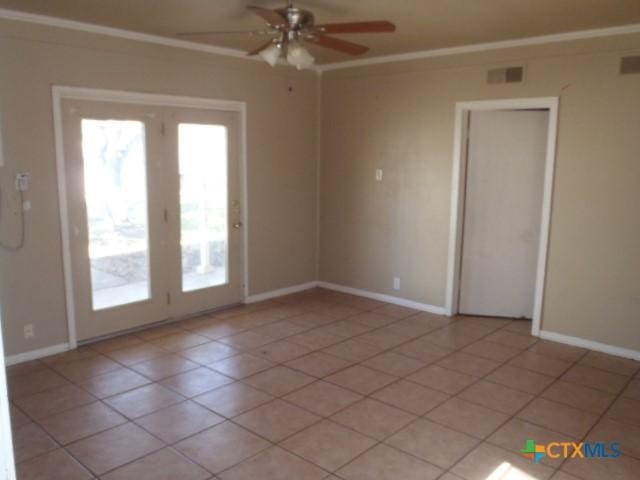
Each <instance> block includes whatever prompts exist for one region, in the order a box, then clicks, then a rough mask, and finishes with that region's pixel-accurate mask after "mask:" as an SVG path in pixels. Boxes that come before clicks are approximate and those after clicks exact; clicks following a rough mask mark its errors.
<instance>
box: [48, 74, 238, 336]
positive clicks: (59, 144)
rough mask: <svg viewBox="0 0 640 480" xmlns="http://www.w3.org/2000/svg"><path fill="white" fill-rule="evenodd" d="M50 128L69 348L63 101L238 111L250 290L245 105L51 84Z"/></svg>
mask: <svg viewBox="0 0 640 480" xmlns="http://www.w3.org/2000/svg"><path fill="white" fill-rule="evenodd" d="M52 99H53V128H54V135H55V152H56V169H57V175H58V197H59V202H60V225H61V232H62V259H63V266H64V287H65V303H66V308H67V325H68V337H69V343H68V348H69V349H74V348H76V347H77V345H78V338H77V332H76V312H75V298H74V286H73V276H72V274H71V271H72V270H71V252H70V245H71V239H70V238H69V216H68V200H67V183H66V174H65V171H66V170H65V154H64V146H63V141H62V140H63V136H62V135H63V130H62V100H64V99H75V100H93V101H101V102H120V103H129V104H136V105H155V106H162V107H182V108H199V109H211V110H221V111H228V112H237V113H238V114H239V115H240V129H241V132H240V175H241V188H242V203H243V208H242V224H243V225H244V227H243V235H244V238H243V243H244V244H243V251H242V257H243V258H242V268H243V298H244V299H246V298H247V297H248V292H249V265H248V262H249V255H248V252H249V250H248V249H249V223H248V218H249V214H248V211H249V205H248V198H249V197H248V192H247V132H246V129H247V105H246V103H245V102H240V101H234V100H215V99H211V98H197V97H182V96H176V95H161V94H151V93H140V92H127V91H120V90H101V89H93V88H82V87H66V86H57V85H56V86H53V87H52Z"/></svg>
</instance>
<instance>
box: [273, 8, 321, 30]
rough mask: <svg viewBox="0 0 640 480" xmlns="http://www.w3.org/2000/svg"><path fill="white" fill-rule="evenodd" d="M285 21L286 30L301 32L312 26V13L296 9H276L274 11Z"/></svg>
mask: <svg viewBox="0 0 640 480" xmlns="http://www.w3.org/2000/svg"><path fill="white" fill-rule="evenodd" d="M275 11H276V12H278V13H279V14H280V15H282V16H283V17H284V18H286V19H287V22H288V24H289V25H288V26H287V27H288V28H290V29H292V30H302V29H304V28H308V27H310V26H312V25H313V21H314V18H313V13H311V12H310V11H309V10H304V9H302V8H297V7H287V8H278V9H276V10H275Z"/></svg>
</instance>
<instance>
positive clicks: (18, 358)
mask: <svg viewBox="0 0 640 480" xmlns="http://www.w3.org/2000/svg"><path fill="white" fill-rule="evenodd" d="M69 348H70V347H69V344H68V343H60V344H58V345H51V346H50V347H45V348H40V349H38V350H31V351H30V352H23V353H17V354H16V355H9V356H7V357H5V359H4V360H5V363H6V364H7V366H10V365H16V364H18V363H24V362H30V361H31V360H38V359H39V358H44V357H48V356H49V355H55V354H57V353H62V352H66V351H68V350H69Z"/></svg>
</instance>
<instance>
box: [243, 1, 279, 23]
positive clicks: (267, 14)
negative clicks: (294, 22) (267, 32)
mask: <svg viewBox="0 0 640 480" xmlns="http://www.w3.org/2000/svg"><path fill="white" fill-rule="evenodd" d="M247 10H249V11H250V12H253V13H255V14H256V15H258V16H260V17H262V18H263V19H264V20H265V21H266V22H267V23H268V24H269V25H271V26H273V27H279V26H280V25H285V24H286V23H287V19H286V18H284V17H283V16H282V15H280V14H279V13H278V12H276V11H275V10H269V9H268V8H262V7H256V6H253V5H249V6H247Z"/></svg>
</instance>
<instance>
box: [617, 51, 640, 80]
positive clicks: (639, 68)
mask: <svg viewBox="0 0 640 480" xmlns="http://www.w3.org/2000/svg"><path fill="white" fill-rule="evenodd" d="M620 73H621V74H622V75H628V74H630V73H640V55H633V56H630V57H622V59H621V60H620Z"/></svg>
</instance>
